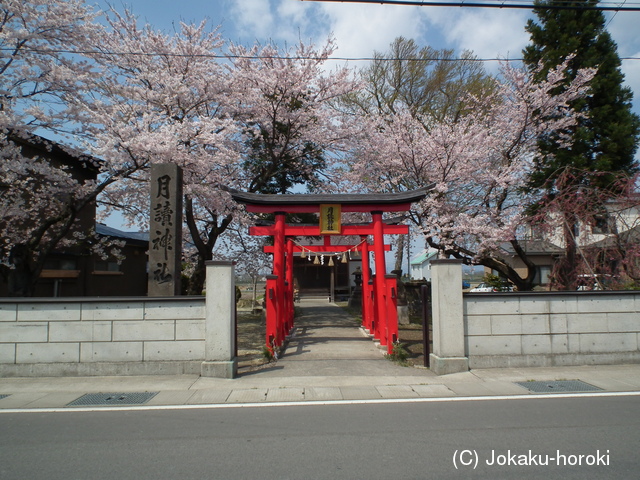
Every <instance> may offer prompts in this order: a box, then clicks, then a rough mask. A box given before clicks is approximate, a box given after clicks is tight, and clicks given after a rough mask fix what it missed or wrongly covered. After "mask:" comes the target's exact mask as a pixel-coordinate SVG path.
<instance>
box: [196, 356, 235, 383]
mask: <svg viewBox="0 0 640 480" xmlns="http://www.w3.org/2000/svg"><path fill="white" fill-rule="evenodd" d="M237 373H238V361H237V360H236V359H233V360H228V361H219V362H202V366H201V367H200V375H201V376H203V377H215V378H236V376H237Z"/></svg>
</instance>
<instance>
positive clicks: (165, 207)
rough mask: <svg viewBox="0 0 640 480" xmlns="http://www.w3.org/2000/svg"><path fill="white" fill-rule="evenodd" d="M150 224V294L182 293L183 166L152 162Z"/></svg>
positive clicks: (172, 294) (151, 295) (154, 295)
mask: <svg viewBox="0 0 640 480" xmlns="http://www.w3.org/2000/svg"><path fill="white" fill-rule="evenodd" d="M150 185H151V212H150V220H151V221H150V225H149V284H148V293H147V295H148V296H150V297H165V296H169V297H171V296H175V295H180V287H181V281H180V272H181V270H182V169H181V168H180V167H178V166H177V165H176V164H175V163H163V164H154V165H152V166H151V178H150Z"/></svg>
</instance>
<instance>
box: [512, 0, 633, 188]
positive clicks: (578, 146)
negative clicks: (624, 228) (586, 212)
mask: <svg viewBox="0 0 640 480" xmlns="http://www.w3.org/2000/svg"><path fill="white" fill-rule="evenodd" d="M554 3H555V0H542V1H541V0H537V1H536V6H537V7H538V8H536V10H535V13H536V15H537V17H538V19H539V21H540V23H536V22H535V21H534V20H529V21H528V23H527V26H526V30H527V32H528V33H529V34H530V36H531V42H532V43H531V45H529V46H527V47H526V48H525V49H524V52H523V53H524V60H525V63H526V64H527V66H528V67H529V68H530V69H531V70H533V69H535V68H536V67H537V66H538V64H539V63H542V65H543V66H544V68H543V69H542V71H541V72H540V73H539V76H538V78H539V79H542V78H544V77H545V76H546V73H547V72H548V71H549V69H551V68H553V67H555V66H557V65H559V64H560V63H561V62H562V61H563V60H564V59H565V58H566V57H567V56H569V55H575V56H574V57H573V59H572V60H571V62H570V68H569V69H568V70H567V79H566V83H567V84H568V83H569V82H570V81H571V80H572V79H573V78H575V75H576V74H577V72H578V70H579V69H581V68H597V74H596V76H595V77H594V79H593V80H592V82H591V95H590V96H588V97H586V98H583V99H580V100H577V101H575V102H574V104H573V105H572V106H573V108H574V109H575V110H576V111H579V112H582V113H584V114H586V115H585V117H584V118H582V119H581V120H580V121H579V123H578V125H577V127H575V128H574V129H573V130H572V131H571V132H570V134H571V137H572V141H571V145H569V146H565V147H563V146H561V145H560V143H559V142H558V139H557V138H554V137H551V138H543V139H541V147H542V156H541V158H539V159H538V165H537V166H538V168H537V171H536V173H535V174H534V175H533V176H532V179H531V187H533V188H542V189H544V190H549V189H550V188H552V187H551V185H552V183H551V182H553V180H554V179H556V178H557V177H558V175H559V174H560V173H561V172H562V170H563V169H564V168H565V167H571V168H573V169H575V170H576V171H586V172H599V174H598V175H589V176H587V177H585V178H584V181H587V182H590V183H593V182H594V181H595V182H597V183H599V185H592V186H600V187H605V186H607V185H608V184H611V183H612V181H611V180H612V178H611V176H606V175H605V176H603V175H601V173H602V172H611V173H616V172H617V173H626V174H629V173H632V172H634V171H635V170H636V169H637V167H638V165H637V163H636V162H635V161H634V154H635V152H636V149H637V147H638V140H639V139H640V119H639V118H638V116H637V115H635V114H634V113H633V112H632V111H631V100H632V97H633V93H632V92H631V90H630V89H629V88H628V87H624V86H623V85H622V83H623V80H624V75H623V73H622V72H621V70H620V57H619V56H618V53H617V45H616V44H615V42H614V41H613V40H612V39H611V36H610V35H609V33H608V32H607V31H606V30H605V18H604V15H603V13H602V11H599V10H594V9H581V8H575V7H581V6H583V7H595V6H597V4H598V1H597V0H574V1H572V2H570V3H569V4H566V6H567V7H573V8H568V9H549V8H544V7H545V6H548V5H553V4H554Z"/></svg>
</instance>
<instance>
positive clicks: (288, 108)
mask: <svg viewBox="0 0 640 480" xmlns="http://www.w3.org/2000/svg"><path fill="white" fill-rule="evenodd" d="M109 26H110V30H111V31H112V33H111V35H110V36H109V37H108V38H105V39H104V42H103V44H102V45H101V46H100V54H98V55H95V56H94V60H95V61H97V62H99V63H100V64H101V65H104V68H105V69H110V70H111V71H115V72H116V73H117V79H116V80H115V81H114V82H113V83H107V82H101V83H98V84H96V91H97V92H98V93H96V98H98V99H108V101H107V102H105V103H104V104H101V103H98V102H96V103H91V104H88V105H84V106H83V107H82V108H85V109H91V110H92V112H93V115H96V116H101V117H102V118H103V119H105V120H108V121H104V122H102V123H101V124H100V125H97V126H96V129H95V132H94V133H93V135H94V136H95V138H96V139H97V144H99V145H100V146H101V149H100V154H101V155H112V156H113V155H115V156H117V157H119V158H122V159H123V160H124V161H128V162H131V163H133V164H136V165H138V166H140V168H139V169H138V170H137V172H136V175H135V176H131V177H130V178H129V179H128V180H126V181H122V182H119V183H118V184H114V185H113V188H112V189H110V190H109V191H108V192H107V195H106V196H105V197H104V199H105V200H104V201H105V202H106V203H107V204H108V205H111V206H113V207H117V208H124V210H125V212H126V214H127V215H128V217H129V218H130V219H131V221H132V222H137V223H138V224H140V225H145V224H146V222H147V218H148V200H147V198H146V195H147V191H148V190H147V182H148V169H147V168H146V167H147V166H148V165H149V164H150V163H154V162H174V163H176V164H178V165H179V166H181V167H182V168H183V175H184V192H185V195H184V208H185V212H184V213H185V214H184V218H185V221H186V229H187V230H188V235H185V238H186V239H187V242H188V244H189V245H190V247H191V248H192V250H193V251H195V255H194V256H193V257H192V258H193V259H194V261H195V265H194V266H193V267H192V268H191V269H190V272H191V276H190V281H189V290H188V293H189V294H199V293H200V292H201V291H202V287H203V284H204V279H205V276H204V275H205V262H206V261H207V260H210V259H212V258H213V257H214V251H215V248H216V245H217V243H218V240H219V238H220V236H221V235H223V234H224V232H225V231H227V230H228V228H229V226H230V225H231V223H232V221H234V219H235V220H238V219H240V220H241V217H242V212H241V211H240V210H238V207H237V206H236V205H235V204H234V203H233V202H232V200H231V198H230V196H229V193H228V192H229V190H230V189H239V190H245V191H250V192H270V193H273V192H278V193H284V192H286V191H287V190H288V189H290V188H291V187H293V186H294V185H297V184H301V183H306V182H309V181H312V180H313V179H314V178H315V177H316V175H317V173H318V172H319V171H320V169H322V168H324V166H325V165H326V161H327V158H328V156H329V155H331V154H332V153H333V152H334V151H336V150H338V149H339V148H340V145H341V142H343V141H344V139H345V138H348V135H347V134H345V133H344V132H342V131H341V128H340V124H339V122H338V121H337V119H336V118H337V117H336V116H335V115H334V114H332V110H331V109H330V108H329V107H330V102H331V101H332V100H334V99H335V98H336V97H337V96H339V95H341V94H343V93H344V92H346V91H348V90H349V89H350V88H353V82H352V81H351V80H350V79H349V77H348V72H347V71H346V70H345V69H339V70H338V71H336V72H330V73H327V72H325V71H324V70H323V64H324V63H325V62H326V60H327V58H328V57H329V55H330V54H331V53H332V52H333V50H334V49H335V45H334V44H333V42H331V41H329V42H327V44H326V45H325V46H324V47H323V48H321V49H319V50H318V49H316V48H315V47H313V46H307V45H304V44H300V45H297V46H296V47H295V48H292V49H286V50H280V49H278V48H276V47H274V46H270V45H269V46H266V47H260V46H256V47H254V48H252V49H247V48H244V47H241V46H230V52H229V53H224V52H223V51H222V48H223V41H222V39H221V38H220V36H219V35H218V34H217V32H216V31H215V30H214V31H208V30H207V29H206V25H205V24H204V23H202V24H200V25H187V24H182V25H181V26H180V30H179V31H178V32H175V34H174V35H166V34H163V33H161V32H157V31H155V30H154V29H153V28H152V27H150V26H148V25H147V26H144V27H139V26H138V23H137V19H136V18H135V16H134V15H133V14H131V13H130V12H125V13H124V14H122V15H120V14H118V13H116V12H111V15H110V16H109ZM221 57H224V58H225V60H224V61H223V60H221ZM227 59H228V61H227Z"/></svg>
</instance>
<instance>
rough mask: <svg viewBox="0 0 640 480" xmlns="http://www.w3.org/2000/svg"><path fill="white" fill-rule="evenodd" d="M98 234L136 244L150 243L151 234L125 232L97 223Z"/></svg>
mask: <svg viewBox="0 0 640 480" xmlns="http://www.w3.org/2000/svg"><path fill="white" fill-rule="evenodd" d="M96 233H97V234H98V235H103V236H105V237H113V238H121V239H123V240H133V241H136V242H147V243H148V242H149V232H124V231H122V230H118V229H117V228H113V227H108V226H107V225H105V224H103V223H96Z"/></svg>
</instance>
